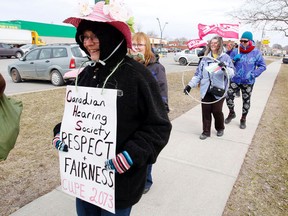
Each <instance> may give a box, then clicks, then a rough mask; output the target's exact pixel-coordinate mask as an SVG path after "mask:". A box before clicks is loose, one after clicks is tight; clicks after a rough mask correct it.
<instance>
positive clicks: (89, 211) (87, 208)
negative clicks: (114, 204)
mask: <svg viewBox="0 0 288 216" xmlns="http://www.w3.org/2000/svg"><path fill="white" fill-rule="evenodd" d="M131 209H132V206H131V207H129V208H126V209H115V214H113V213H111V212H108V211H106V210H104V209H102V208H100V207H98V206H96V205H93V204H91V203H88V202H86V201H83V200H81V199H79V198H76V210H77V215H78V216H129V215H130V212H131Z"/></svg>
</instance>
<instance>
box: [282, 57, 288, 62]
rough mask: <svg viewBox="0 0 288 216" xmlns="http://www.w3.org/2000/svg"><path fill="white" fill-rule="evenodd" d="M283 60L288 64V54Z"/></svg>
mask: <svg viewBox="0 0 288 216" xmlns="http://www.w3.org/2000/svg"><path fill="white" fill-rule="evenodd" d="M282 62H283V63H284V64H288V56H284V57H283V59H282Z"/></svg>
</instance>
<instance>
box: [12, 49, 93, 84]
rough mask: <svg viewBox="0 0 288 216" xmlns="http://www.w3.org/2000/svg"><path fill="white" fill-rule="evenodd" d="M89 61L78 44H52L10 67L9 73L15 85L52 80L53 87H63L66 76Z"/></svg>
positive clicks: (32, 51)
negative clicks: (28, 81) (24, 81)
mask: <svg viewBox="0 0 288 216" xmlns="http://www.w3.org/2000/svg"><path fill="white" fill-rule="evenodd" d="M87 60H88V58H87V56H86V55H85V54H84V52H83V51H82V50H81V49H80V47H79V46H78V45H77V44H51V45H45V46H41V47H37V48H35V49H33V50H31V51H29V52H28V53H27V54H26V55H25V56H24V57H23V58H20V59H19V61H17V62H15V63H13V64H10V65H8V73H9V75H10V76H11V78H12V80H13V82H15V83H18V82H21V81H22V80H29V79H30V80H50V81H51V83H52V84H53V85H55V86H61V85H64V83H65V81H64V79H63V76H64V74H65V73H66V72H67V71H70V70H72V69H76V68H79V67H80V66H81V65H82V64H84V62H86V61H87ZM82 66H83V65H82Z"/></svg>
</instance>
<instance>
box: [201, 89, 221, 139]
mask: <svg viewBox="0 0 288 216" xmlns="http://www.w3.org/2000/svg"><path fill="white" fill-rule="evenodd" d="M213 101H216V98H215V97H214V96H213V95H212V94H210V93H206V95H205V97H204V98H203V99H202V102H213ZM223 103H224V98H223V99H221V100H220V101H218V102H216V103H211V104H203V103H202V104H201V105H202V124H203V134H205V135H207V136H210V135H211V122H212V115H213V117H214V120H215V122H214V124H215V129H216V130H217V131H219V130H224V129H225V127H224V115H223V112H222V108H223Z"/></svg>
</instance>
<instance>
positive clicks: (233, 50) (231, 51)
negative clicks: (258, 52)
mask: <svg viewBox="0 0 288 216" xmlns="http://www.w3.org/2000/svg"><path fill="white" fill-rule="evenodd" d="M226 54H228V55H229V56H230V58H231V59H232V60H233V59H234V57H235V56H236V55H237V54H238V46H237V43H234V42H233V41H228V43H227V46H226ZM235 96H236V97H240V89H239V90H238V91H237V92H235Z"/></svg>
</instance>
